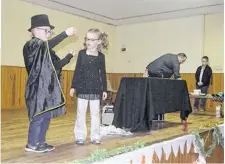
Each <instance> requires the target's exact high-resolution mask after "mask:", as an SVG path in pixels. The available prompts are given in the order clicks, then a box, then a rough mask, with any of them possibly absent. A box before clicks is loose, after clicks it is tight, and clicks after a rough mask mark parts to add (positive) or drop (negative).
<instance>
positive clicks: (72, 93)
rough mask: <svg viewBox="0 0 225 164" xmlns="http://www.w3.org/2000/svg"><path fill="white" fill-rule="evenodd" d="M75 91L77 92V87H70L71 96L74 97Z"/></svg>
mask: <svg viewBox="0 0 225 164" xmlns="http://www.w3.org/2000/svg"><path fill="white" fill-rule="evenodd" d="M74 92H75V89H74V88H71V89H70V96H71V97H73V95H74Z"/></svg>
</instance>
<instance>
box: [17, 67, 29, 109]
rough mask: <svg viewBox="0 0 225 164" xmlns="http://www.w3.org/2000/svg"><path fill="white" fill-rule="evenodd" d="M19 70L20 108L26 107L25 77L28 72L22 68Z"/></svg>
mask: <svg viewBox="0 0 225 164" xmlns="http://www.w3.org/2000/svg"><path fill="white" fill-rule="evenodd" d="M19 70H20V88H18V89H19V90H20V105H19V108H20V109H26V102H25V89H26V83H27V78H28V74H27V71H26V69H24V68H19Z"/></svg>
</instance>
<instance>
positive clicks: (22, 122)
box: [1, 106, 223, 163]
mask: <svg viewBox="0 0 225 164" xmlns="http://www.w3.org/2000/svg"><path fill="white" fill-rule="evenodd" d="M67 109H68V112H67V115H66V116H64V117H61V118H58V119H54V120H52V122H51V124H50V128H49V130H48V134H47V142H48V143H49V144H52V145H54V146H56V149H55V151H53V152H50V153H44V154H36V153H27V152H24V147H25V145H26V141H27V129H28V118H27V113H26V110H25V109H18V110H4V109H3V110H2V111H1V112H2V127H1V128H2V143H1V146H2V150H1V151H2V153H1V158H2V162H4V163H65V162H71V161H73V160H77V159H81V158H84V157H87V156H89V155H90V154H91V153H92V152H93V151H94V150H96V149H103V148H104V149H115V148H117V147H121V146H123V145H127V146H128V145H133V144H134V143H135V142H136V141H143V142H145V143H148V144H152V143H157V142H161V141H164V140H169V139H173V138H176V137H178V136H182V135H186V134H188V132H183V131H182V130H181V129H182V124H181V121H180V113H179V112H178V113H171V114H166V115H165V120H166V121H165V122H164V123H159V122H154V123H153V128H152V131H151V132H150V133H136V134H134V135H132V136H126V137H125V136H123V137H121V136H113V137H111V136H110V137H104V138H103V140H102V144H101V145H99V146H96V145H92V144H90V140H88V141H87V143H86V144H85V145H84V146H78V145H76V144H75V142H74V134H73V130H74V121H75V116H76V112H75V106H70V107H67ZM218 122H220V123H223V119H219V118H216V117H215V112H213V113H209V112H194V113H192V114H190V116H189V118H188V130H189V132H190V131H193V130H198V131H199V132H201V131H205V129H202V127H204V126H206V125H208V124H211V125H212V124H215V123H218ZM87 126H88V131H89V130H90V115H89V113H88V115H87Z"/></svg>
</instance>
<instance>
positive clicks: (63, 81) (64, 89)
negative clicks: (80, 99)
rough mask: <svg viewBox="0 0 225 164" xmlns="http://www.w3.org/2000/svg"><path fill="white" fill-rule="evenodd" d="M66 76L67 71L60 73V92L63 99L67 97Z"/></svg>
mask: <svg viewBox="0 0 225 164" xmlns="http://www.w3.org/2000/svg"><path fill="white" fill-rule="evenodd" d="M67 74H68V71H62V79H61V81H62V82H61V86H62V90H63V93H64V95H65V97H66V96H67ZM66 99H67V98H66Z"/></svg>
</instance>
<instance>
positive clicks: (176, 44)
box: [1, 0, 223, 73]
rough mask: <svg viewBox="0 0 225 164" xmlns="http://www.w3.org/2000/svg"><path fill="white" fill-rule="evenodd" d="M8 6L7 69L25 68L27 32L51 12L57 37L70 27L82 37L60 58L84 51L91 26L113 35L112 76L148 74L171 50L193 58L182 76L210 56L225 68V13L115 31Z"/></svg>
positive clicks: (15, 2) (12, 1)
mask: <svg viewBox="0 0 225 164" xmlns="http://www.w3.org/2000/svg"><path fill="white" fill-rule="evenodd" d="M2 6H3V7H2V10H3V11H2V31H3V32H2V53H1V59H2V63H1V64H2V65H11V66H24V61H23V56H22V48H23V45H24V43H25V42H26V41H27V40H28V39H29V37H30V36H29V33H28V32H27V29H28V28H29V27H30V17H31V16H32V15H35V14H41V13H46V14H48V15H49V17H50V21H51V23H52V24H53V25H55V26H56V29H55V30H54V32H55V33H56V34H57V33H60V32H61V31H63V30H65V29H66V28H67V27H70V26H75V27H76V28H77V30H78V35H77V36H76V37H73V38H70V39H67V40H65V41H64V42H63V43H62V44H60V45H59V46H58V47H56V50H57V52H58V55H59V56H60V57H63V56H65V55H66V53H68V51H69V50H71V49H77V50H79V49H81V48H83V38H84V35H85V33H86V32H87V30H88V29H89V28H99V29H101V30H102V31H104V32H107V33H108V34H109V39H110V48H109V50H108V51H107V52H106V53H105V54H106V66H107V72H112V73H122V72H125V73H137V72H143V70H144V69H145V67H146V65H147V64H149V63H150V62H151V61H152V60H154V59H155V58H157V57H159V56H161V55H162V54H165V53H168V52H171V53H178V52H185V53H186V54H187V55H188V60H187V62H186V63H184V64H183V65H182V66H181V72H185V73H194V72H195V70H196V67H197V66H198V65H199V64H200V59H201V57H202V56H203V55H208V56H209V57H210V62H211V65H212V66H213V68H214V69H216V68H217V69H218V67H220V66H221V65H222V66H223V13H222V14H212V15H206V16H203V15H202V16H194V17H186V18H180V19H172V20H164V21H155V22H148V23H142V24H133V25H124V26H118V27H115V26H110V25H107V24H104V23H99V22H96V21H92V20H88V19H85V18H81V17H77V16H74V15H71V14H67V13H63V12H60V11H56V10H52V9H48V8H44V7H40V6H37V5H32V4H29V3H27V2H24V1H20V0H3V1H2ZM204 30H205V32H204ZM122 45H125V46H126V48H127V51H126V52H121V51H120V49H121V47H122ZM75 63H76V59H73V60H72V61H71V63H70V64H69V65H68V66H66V67H65V69H69V70H73V69H74V65H75ZM214 72H215V71H214Z"/></svg>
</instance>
